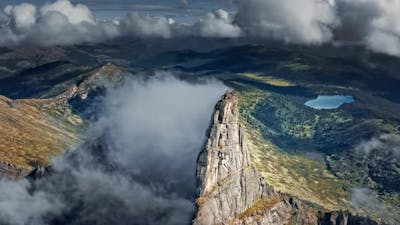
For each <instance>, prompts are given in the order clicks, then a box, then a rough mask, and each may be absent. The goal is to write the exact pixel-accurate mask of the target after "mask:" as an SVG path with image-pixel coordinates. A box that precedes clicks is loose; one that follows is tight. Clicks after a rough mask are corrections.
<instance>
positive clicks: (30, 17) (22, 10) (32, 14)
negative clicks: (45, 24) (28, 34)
mask: <svg viewBox="0 0 400 225" xmlns="http://www.w3.org/2000/svg"><path fill="white" fill-rule="evenodd" d="M4 13H5V14H6V15H7V16H9V17H10V19H11V21H10V22H11V23H12V26H14V28H16V29H18V30H20V29H26V28H28V27H30V26H32V25H33V24H35V22H36V7H35V6H34V5H31V4H27V3H22V4H20V5H16V6H12V5H8V6H6V7H5V8H4Z"/></svg>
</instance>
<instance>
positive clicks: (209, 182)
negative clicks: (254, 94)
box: [194, 92, 316, 225]
mask: <svg viewBox="0 0 400 225" xmlns="http://www.w3.org/2000/svg"><path fill="white" fill-rule="evenodd" d="M238 104H239V97H238V94H237V93H236V92H229V93H226V94H225V95H224V96H223V97H222V100H221V101H220V102H218V104H217V106H216V110H215V114H214V117H213V123H212V126H211V130H210V136H209V139H208V142H207V146H206V149H205V150H204V151H203V152H201V154H200V156H199V160H198V174H197V176H198V179H199V187H200V197H199V199H198V200H197V202H198V206H199V209H198V212H197V217H196V219H195V221H194V224H196V225H202V224H288V223H289V222H290V221H292V220H293V219H295V218H293V215H292V213H293V210H294V209H295V208H296V207H298V205H297V203H296V202H295V200H294V199H292V198H287V197H286V196H283V195H280V194H278V193H276V192H275V191H274V190H273V188H272V187H270V186H268V185H267V184H266V183H265V182H264V181H263V179H262V178H261V176H260V175H259V174H258V172H257V170H256V169H255V168H254V167H253V166H252V165H251V162H250V157H249V153H248V150H247V141H246V138H245V136H244V133H243V129H242V127H241V125H240V123H239V110H238V108H239V107H238ZM305 220H306V221H305V222H307V221H308V220H314V221H316V218H305Z"/></svg>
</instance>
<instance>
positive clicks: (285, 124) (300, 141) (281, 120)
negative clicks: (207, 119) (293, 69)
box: [241, 89, 399, 219]
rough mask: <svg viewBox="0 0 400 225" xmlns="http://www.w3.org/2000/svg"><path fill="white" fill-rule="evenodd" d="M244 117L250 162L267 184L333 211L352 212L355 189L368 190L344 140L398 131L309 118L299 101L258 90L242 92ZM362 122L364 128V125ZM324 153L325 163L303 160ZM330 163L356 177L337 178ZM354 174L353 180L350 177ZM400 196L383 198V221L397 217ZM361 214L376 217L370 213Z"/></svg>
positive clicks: (386, 125) (329, 115)
mask: <svg viewBox="0 0 400 225" xmlns="http://www.w3.org/2000/svg"><path fill="white" fill-rule="evenodd" d="M271 106H273V107H271ZM268 107H269V108H268ZM267 111H269V112H267ZM266 114H270V116H265V115H266ZM241 115H242V123H243V124H244V125H245V126H246V128H247V129H246V134H247V137H248V139H249V140H250V141H249V142H250V146H249V149H250V153H251V156H252V158H253V160H254V162H255V163H256V166H257V168H258V169H259V171H260V172H261V174H262V175H263V177H264V178H265V179H266V181H267V182H268V183H269V184H271V185H273V186H274V187H275V188H277V189H278V190H280V191H282V192H285V193H289V194H292V195H294V196H297V197H298V198H300V199H303V200H306V201H309V202H311V203H315V204H316V205H319V206H322V207H324V208H326V209H329V210H340V209H347V210H352V211H354V210H355V209H353V208H352V206H351V204H350V198H351V191H352V188H353V187H356V186H359V185H360V186H361V185H363V186H364V185H365V184H364V180H365V179H366V178H365V177H363V176H365V174H363V173H365V171H363V169H364V168H357V167H356V166H354V164H355V162H352V163H351V162H349V161H345V160H344V159H347V158H346V156H345V153H346V152H345V151H343V149H341V148H342V147H343V146H342V145H341V143H340V142H341V141H340V139H346V138H347V139H348V140H346V141H348V142H349V143H353V144H354V141H355V140H357V139H358V138H359V135H365V134H366V133H363V132H361V130H363V131H364V132H367V131H369V129H376V131H377V132H381V131H386V132H393V131H394V130H393V129H394V126H391V125H390V121H389V122H388V121H384V120H380V119H376V118H374V117H371V118H368V119H367V118H360V120H358V119H357V118H356V117H354V115H352V114H348V113H346V112H344V111H341V110H333V111H328V112H324V111H323V112H320V113H318V112H308V113H307V108H304V109H302V106H301V105H299V104H297V103H296V99H292V98H285V97H284V96H281V95H276V94H275V93H272V92H268V91H265V90H263V91H261V90H256V89H250V91H249V90H247V91H242V93H241ZM324 118H325V119H324ZM361 120H362V121H363V123H361V124H360V121H361ZM359 133H361V134H359ZM324 135H325V136H324ZM329 146H331V147H329ZM346 146H347V145H346ZM325 148H329V149H330V150H329V151H327V154H328V155H329V157H327V158H322V159H321V160H312V159H309V158H307V157H305V154H304V153H305V152H314V153H315V152H324V150H325ZM343 148H345V147H343ZM335 151H336V154H333V156H335V155H336V156H337V155H339V156H342V155H344V156H343V157H342V158H340V159H341V160H342V161H338V160H337V159H334V160H332V157H330V156H332V154H331V153H329V152H335ZM342 153H343V154H342ZM347 153H348V152H347ZM348 154H349V155H352V154H351V153H348ZM326 159H328V162H329V163H328V164H327V163H326V162H327V161H326ZM329 160H330V161H329ZM332 161H333V162H334V163H335V165H336V164H338V165H339V166H340V163H342V166H343V165H346V167H343V168H341V169H340V168H337V169H338V171H340V172H342V173H346V172H347V173H348V174H350V175H352V176H339V175H338V173H337V171H333V170H332V168H328V167H327V165H329V164H330V165H332ZM356 170H358V171H357V173H355V174H354V173H352V172H351V171H356ZM366 177H368V176H366ZM396 196H397V195H396V194H394V195H393V194H388V193H383V194H382V193H381V194H380V200H381V201H383V202H384V203H385V205H386V207H387V209H388V210H386V211H385V216H395V214H396V213H395V212H396V208H395V205H396V204H397V203H398V200H399V199H398V197H397V198H396ZM359 212H360V213H366V214H369V215H373V213H371V212H370V211H368V210H367V211H364V212H363V211H362V210H361V211H359ZM374 217H375V216H374ZM379 217H382V214H381V215H376V218H377V219H379Z"/></svg>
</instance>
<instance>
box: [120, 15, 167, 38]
mask: <svg viewBox="0 0 400 225" xmlns="http://www.w3.org/2000/svg"><path fill="white" fill-rule="evenodd" d="M120 22H121V25H122V30H123V31H122V32H123V33H125V34H128V35H131V36H147V37H148V36H151V37H162V38H170V37H171V36H172V35H173V32H172V25H173V24H174V21H173V20H171V19H168V18H166V17H151V16H143V15H139V14H138V13H128V14H127V16H126V17H125V18H124V19H123V20H122V21H120Z"/></svg>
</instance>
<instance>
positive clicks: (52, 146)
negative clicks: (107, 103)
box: [0, 64, 124, 177]
mask: <svg viewBox="0 0 400 225" xmlns="http://www.w3.org/2000/svg"><path fill="white" fill-rule="evenodd" d="M123 75H124V71H123V70H121V69H119V68H118V67H116V66H115V65H113V64H106V65H104V66H102V67H100V68H99V69H96V70H94V71H92V72H90V73H88V74H87V75H86V76H84V78H83V80H82V82H80V83H77V84H74V85H72V86H71V87H70V88H68V89H67V90H66V91H65V92H63V93H61V94H59V95H57V96H55V97H52V98H46V99H10V98H7V97H5V96H0V174H3V175H4V174H5V175H10V176H13V177H19V176H24V175H26V174H27V173H29V172H30V171H32V170H33V169H34V168H35V167H37V166H45V165H48V164H49V162H50V159H51V158H53V157H55V156H58V155H60V154H62V153H63V152H65V151H66V150H67V149H68V148H70V147H71V146H72V145H74V144H76V143H78V142H80V141H81V140H82V138H83V135H82V134H81V130H82V128H83V127H84V125H85V123H84V121H83V120H82V119H81V118H80V117H79V116H78V115H75V114H74V113H73V110H72V107H71V105H70V104H69V100H70V99H72V98H74V97H79V98H80V99H83V100H84V99H86V97H87V95H88V93H90V92H91V91H93V90H95V89H96V88H97V87H98V86H100V85H102V86H104V85H106V84H108V83H109V84H116V83H117V82H119V81H121V79H122V78H123Z"/></svg>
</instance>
